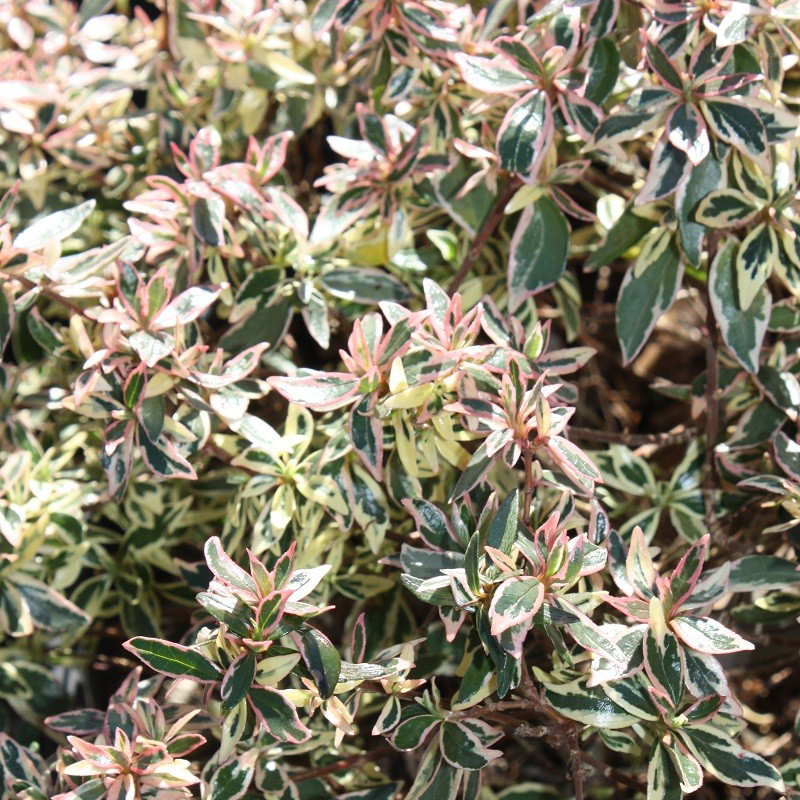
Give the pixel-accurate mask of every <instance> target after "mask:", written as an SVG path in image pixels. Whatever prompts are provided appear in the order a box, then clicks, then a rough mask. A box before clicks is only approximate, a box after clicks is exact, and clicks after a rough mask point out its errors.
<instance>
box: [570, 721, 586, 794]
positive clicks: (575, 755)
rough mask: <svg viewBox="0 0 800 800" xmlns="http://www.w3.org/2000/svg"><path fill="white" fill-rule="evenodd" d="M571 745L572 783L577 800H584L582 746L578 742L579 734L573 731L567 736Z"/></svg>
mask: <svg viewBox="0 0 800 800" xmlns="http://www.w3.org/2000/svg"><path fill="white" fill-rule="evenodd" d="M567 743H568V744H569V765H570V769H571V770H572V782H573V783H574V784H575V800H583V763H582V760H581V759H582V757H583V754H582V753H581V746H580V744H579V742H578V732H577V731H573V732H572V733H570V734H569V735H568V736H567Z"/></svg>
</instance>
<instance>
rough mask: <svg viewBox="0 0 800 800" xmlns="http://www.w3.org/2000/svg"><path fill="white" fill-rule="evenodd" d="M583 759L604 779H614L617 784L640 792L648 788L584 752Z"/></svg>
mask: <svg viewBox="0 0 800 800" xmlns="http://www.w3.org/2000/svg"><path fill="white" fill-rule="evenodd" d="M581 759H583V761H584V762H585V763H586V764H589V765H591V766H592V767H594V768H595V769H596V770H598V771H599V772H600V774H601V775H602V776H603V777H604V778H612V779H613V780H615V781H616V782H617V783H621V784H622V785H623V786H627V787H628V788H629V789H635V790H636V791H638V792H644V791H646V790H647V787H646V786H645V785H644V784H643V783H642V782H641V781H638V780H636V778H633V777H631V776H630V775H626V774H625V773H624V772H620V771H619V770H618V769H614V767H610V766H609V765H608V764H604V763H603V762H602V761H599V760H598V759H596V758H595V757H594V756H591V755H589V753H583V752H582V753H581Z"/></svg>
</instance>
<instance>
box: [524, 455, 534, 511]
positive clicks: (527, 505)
mask: <svg viewBox="0 0 800 800" xmlns="http://www.w3.org/2000/svg"><path fill="white" fill-rule="evenodd" d="M524 455H525V491H524V493H523V500H522V521H523V522H524V523H525V524H526V525H528V524H529V523H530V521H531V503H532V502H533V489H534V486H533V451H532V450H531V449H530V448H526V449H525V454H524Z"/></svg>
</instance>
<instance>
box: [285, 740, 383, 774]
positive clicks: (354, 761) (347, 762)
mask: <svg viewBox="0 0 800 800" xmlns="http://www.w3.org/2000/svg"><path fill="white" fill-rule="evenodd" d="M393 752H394V751H393V750H392V748H391V747H389V746H388V745H385V746H383V747H378V748H376V749H375V750H372V751H371V752H369V753H360V754H359V755H357V756H348V757H347V758H340V759H339V760H338V761H334V762H333V764H328V765H327V766H325V767H317V768H316V769H309V770H306V771H305V772H301V773H300V774H299V775H292V780H293V781H294V782H295V783H300V782H301V781H309V780H311V779H312V778H324V777H325V776H326V775H332V774H333V773H334V772H341V771H342V770H344V769H347V768H348V767H356V766H360V765H361V764H366V763H368V762H370V761H376V760H377V759H379V758H380V757H381V756H385V755H389V754H390V753H393Z"/></svg>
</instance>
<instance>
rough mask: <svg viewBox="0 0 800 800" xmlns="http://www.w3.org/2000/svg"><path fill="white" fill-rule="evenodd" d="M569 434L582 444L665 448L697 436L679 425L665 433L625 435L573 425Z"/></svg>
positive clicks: (692, 431)
mask: <svg viewBox="0 0 800 800" xmlns="http://www.w3.org/2000/svg"><path fill="white" fill-rule="evenodd" d="M569 434H570V436H571V437H574V438H575V439H582V440H583V441H584V442H604V443H606V444H624V445H632V446H634V447H639V446H640V445H644V444H651V445H656V446H658V447H667V446H669V445H671V444H680V443H681V442H689V441H691V440H692V439H694V438H695V437H696V436H697V432H696V431H694V430H692V429H691V428H686V427H684V426H683V425H679V426H678V427H676V428H673V429H672V430H671V431H666V432H665V433H626V432H625V431H620V432H616V431H597V430H593V429H591V428H578V427H575V426H574V425H571V426H570V427H569Z"/></svg>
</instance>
